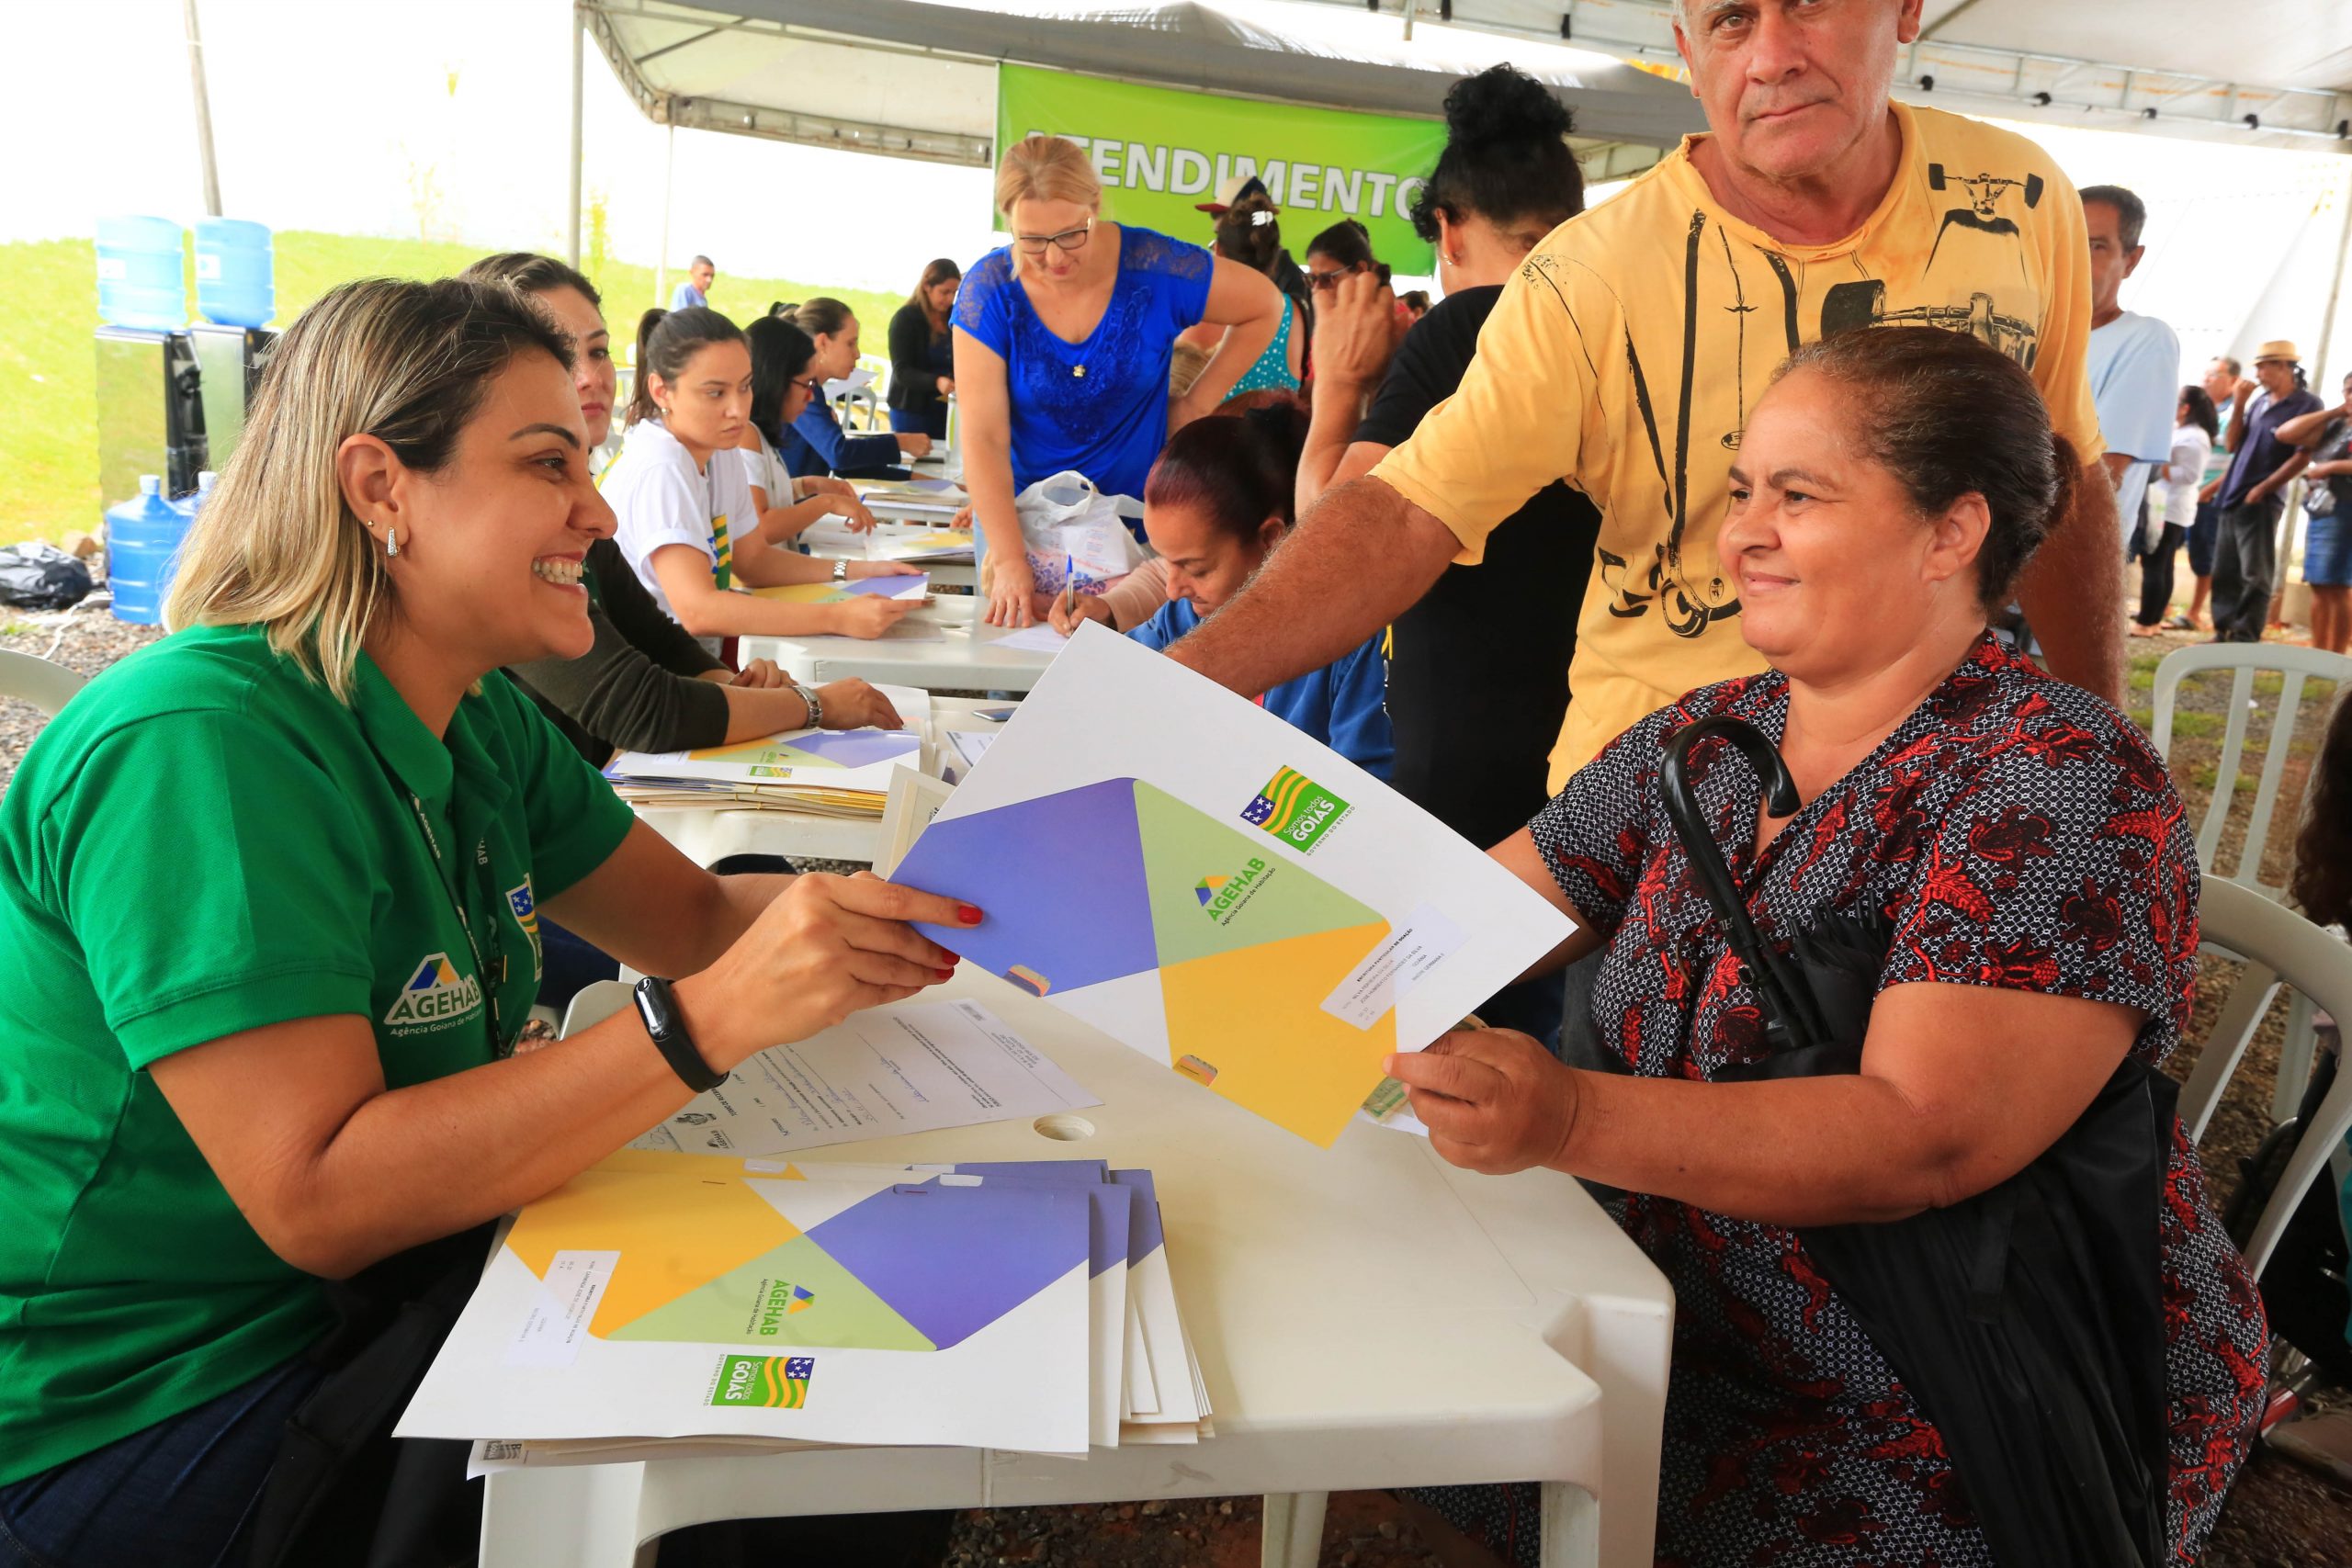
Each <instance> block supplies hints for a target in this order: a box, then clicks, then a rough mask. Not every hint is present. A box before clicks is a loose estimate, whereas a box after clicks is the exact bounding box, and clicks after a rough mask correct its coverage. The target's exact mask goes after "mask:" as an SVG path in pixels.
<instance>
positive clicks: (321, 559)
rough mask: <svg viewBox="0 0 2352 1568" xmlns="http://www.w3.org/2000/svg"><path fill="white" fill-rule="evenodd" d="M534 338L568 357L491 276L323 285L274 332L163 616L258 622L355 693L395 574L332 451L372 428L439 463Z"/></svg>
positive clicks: (406, 453)
mask: <svg viewBox="0 0 2352 1568" xmlns="http://www.w3.org/2000/svg"><path fill="white" fill-rule="evenodd" d="M535 349H536V350H538V351H541V352H544V353H545V354H547V355H548V356H549V357H551V358H553V359H555V360H556V361H557V362H558V363H560V364H561V365H562V366H563V367H565V368H566V369H567V370H568V369H570V368H571V343H570V340H569V339H568V338H567V337H566V336H565V335H564V333H563V332H562V331H561V330H560V328H558V327H557V326H556V324H555V323H554V321H551V320H550V319H549V318H548V316H547V315H546V314H545V312H543V311H542V310H540V309H539V307H538V306H537V304H536V303H535V302H534V301H532V300H531V299H529V298H528V297H526V296H524V295H521V294H517V293H515V292H513V291H512V290H510V289H507V288H502V287H499V286H496V285H491V284H483V283H477V282H471V281H468V280H465V279H461V278H445V279H443V280H442V281H440V282H438V283H413V282H405V281H401V280H397V279H393V278H384V277H372V278H363V279H361V280H359V281H358V282H356V283H346V284H344V285H342V286H341V287H340V288H334V289H332V290H330V291H329V292H328V293H327V294H326V295H325V296H323V297H322V299H319V301H318V302H317V303H316V304H314V305H312V306H311V308H310V309H309V310H305V311H303V312H302V314H301V316H300V318H299V319H298V320H297V321H295V323H294V324H293V325H292V326H291V327H289V328H288V329H287V332H286V335H285V336H284V337H282V338H280V339H278V342H277V351H276V352H275V353H274V354H272V355H271V356H270V361H269V368H268V370H267V371H266V373H265V374H264V375H263V377H262V383H261V387H260V389H259V390H258V392H257V393H256V394H255V396H254V406H253V412H252V414H251V416H250V417H249V418H248V419H247V421H246V424H245V433H244V435H243V438H242V439H241V440H239V441H238V443H237V450H236V453H235V455H234V456H233V457H231V458H230V459H229V466H228V467H227V468H225V469H223V470H222V472H221V475H220V483H219V484H218V485H217V486H215V487H214V489H213V491H212V499H211V500H210V501H209V502H206V503H205V506H204V510H203V511H202V512H201V513H198V515H197V521H196V524H195V525H194V526H193V527H191V528H190V529H189V531H188V536H187V546H186V547H185V548H184V549H183V551H182V553H181V557H180V563H179V570H178V573H177V575H176V576H175V578H174V580H173V582H172V592H171V596H170V598H169V599H168V600H167V601H166V602H165V604H164V624H165V625H166V626H168V627H170V628H171V629H172V630H175V631H176V630H178V629H179V628H180V627H182V626H265V627H266V628H267V629H268V633H269V643H270V647H271V648H272V649H275V650H276V651H277V653H278V655H279V656H280V657H282V658H286V659H290V660H294V661H295V662H296V663H297V664H299V665H300V666H301V667H302V668H303V669H304V670H305V671H308V672H309V673H310V674H311V676H312V677H313V678H315V679H317V680H319V681H322V682H324V683H325V685H326V687H327V689H328V690H329V691H331V692H333V693H334V694H335V696H336V698H337V699H338V700H340V701H344V702H348V701H350V699H351V673H352V670H353V667H354V666H355V665H356V663H357V662H358V659H359V649H360V644H361V642H362V641H363V640H364V639H365V638H366V637H367V635H368V628H369V627H370V626H372V625H373V624H374V621H375V618H376V616H377V615H379V614H381V613H383V612H384V611H385V609H386V608H387V604H386V602H387V601H388V600H389V599H390V598H391V592H390V589H391V584H390V573H389V572H388V571H387V570H386V569H385V565H384V554H383V549H382V547H381V546H380V545H379V543H378V542H377V541H376V540H375V539H373V538H372V537H370V536H369V535H368V530H367V527H366V525H365V524H364V523H363V521H362V520H361V518H360V517H359V516H358V515H357V514H356V513H354V512H353V511H352V510H351V507H350V504H349V502H346V501H345V498H344V493H343V482H342V478H341V476H340V474H339V473H338V472H337V470H336V455H337V453H338V452H339V451H340V449H341V448H342V446H343V444H344V442H345V440H347V439H349V438H350V437H351V436H354V435H372V436H374V437H375V438H376V439H377V440H379V441H381V442H382V443H383V444H384V445H385V446H389V447H390V448H391V450H392V453H393V455H394V456H395V457H399V458H400V460H401V463H402V464H403V465H405V466H406V467H407V468H410V469H412V470H414V471H416V472H420V473H428V474H432V473H439V472H440V471H442V470H443V469H444V468H447V466H448V464H449V462H450V460H451V459H452V458H453V457H455V456H456V454H457V447H458V435H459V434H460V433H461V432H462V431H463V430H464V428H465V426H466V425H467V423H469V421H471V420H472V418H473V417H474V415H475V414H476V413H477V412H480V410H481V404H482V400H483V399H484V397H485V396H486V395H487V394H488V392H489V390H490V384H491V383H492V381H493V380H495V379H496V378H497V377H498V375H499V373H500V372H501V371H503V370H504V369H505V368H506V367H507V366H508V364H510V363H511V362H512V361H513V360H514V359H515V356H516V355H520V354H526V353H529V352H531V351H533V350H535Z"/></svg>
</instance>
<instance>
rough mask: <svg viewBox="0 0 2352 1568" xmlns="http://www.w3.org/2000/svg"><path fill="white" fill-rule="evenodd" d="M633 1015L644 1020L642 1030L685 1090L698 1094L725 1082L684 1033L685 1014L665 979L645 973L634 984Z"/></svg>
mask: <svg viewBox="0 0 2352 1568" xmlns="http://www.w3.org/2000/svg"><path fill="white" fill-rule="evenodd" d="M637 1014H638V1016H639V1018H641V1019H643V1020H644V1021H645V1032H646V1033H648V1034H650V1035H651V1036H652V1037H653V1045H654V1048H655V1049H656V1050H658V1051H660V1052H661V1053H662V1060H663V1061H665V1062H667V1063H669V1064H670V1070H671V1071H672V1072H673V1073H675V1074H677V1075H678V1077H679V1080H680V1081H681V1082H683V1083H684V1085H685V1086H686V1087H687V1088H688V1089H693V1090H694V1091H695V1093H696V1094H700V1093H702V1092H703V1091H704V1090H706V1089H717V1088H718V1086H719V1085H720V1084H723V1083H725V1082H726V1081H727V1075H726V1074H725V1073H721V1072H715V1071H713V1070H712V1068H711V1066H710V1064H709V1063H707V1062H706V1061H704V1060H703V1059H702V1053H701V1052H700V1051H697V1050H696V1049H695V1040H694V1036H693V1035H691V1034H689V1033H687V1032H686V1021H685V1017H684V1014H683V1013H681V1012H680V1011H679V1010H678V998H677V993H676V992H674V991H673V990H672V989H671V988H670V982H669V981H667V980H664V979H662V978H661V977H660V976H653V975H649V976H646V977H645V978H644V979H642V980H639V982H638V983H637Z"/></svg>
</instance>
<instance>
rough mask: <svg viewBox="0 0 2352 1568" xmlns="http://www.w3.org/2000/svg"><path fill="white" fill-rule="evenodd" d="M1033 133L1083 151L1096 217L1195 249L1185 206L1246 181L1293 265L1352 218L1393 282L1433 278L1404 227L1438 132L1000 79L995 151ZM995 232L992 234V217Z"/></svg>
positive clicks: (1084, 84) (1221, 100)
mask: <svg viewBox="0 0 2352 1568" xmlns="http://www.w3.org/2000/svg"><path fill="white" fill-rule="evenodd" d="M1041 133H1042V134H1046V135H1052V136H1067V137H1069V139H1070V140H1071V141H1075V142H1077V143H1078V144H1079V145H1080V147H1083V148H1085V149H1086V152H1087V156H1088V157H1090V158H1091V159H1092V160H1093V164H1094V171H1095V173H1096V174H1097V175H1101V176H1102V180H1103V216H1104V217H1106V218H1112V219H1115V220H1120V221H1122V222H1128V223H1136V224H1140V225H1142V226H1143V227H1145V228H1147V229H1158V230H1159V231H1162V232H1163V233H1167V234H1172V235H1174V236H1175V237H1176V238H1178V239H1180V240H1190V241H1193V242H1194V243H1200V244H1206V243H1208V241H1209V239H1210V224H1211V221H1212V220H1211V219H1210V218H1209V215H1208V214H1207V213H1204V212H1196V211H1194V210H1193V208H1194V206H1195V205H1196V204H1198V203H1200V202H1204V201H1207V200H1209V199H1211V198H1212V197H1214V196H1215V195H1216V188H1217V186H1219V185H1220V184H1221V183H1223V182H1224V180H1225V179H1226V178H1227V176H1228V175H1257V176H1258V177H1259V178H1260V179H1261V180H1264V181H1265V182H1266V189H1267V190H1268V191H1269V192H1270V193H1271V194H1272V197H1273V198H1274V204H1275V205H1276V206H1278V207H1280V208H1281V209H1282V225H1283V246H1284V247H1285V248H1287V249H1288V250H1289V252H1290V254H1291V255H1292V256H1293V257H1294V258H1295V259H1296V260H1298V261H1299V262H1300V263H1301V264H1302V265H1303V264H1304V263H1305V261H1306V242H1307V241H1309V240H1310V239H1313V238H1314V237H1315V236H1316V235H1317V233H1319V232H1321V231H1323V230H1324V229H1327V228H1329V226H1330V225H1332V224H1334V223H1336V222H1338V221H1339V220H1340V219H1342V218H1354V219H1358V220H1361V221H1362V222H1363V225H1364V227H1365V228H1367V229H1369V230H1370V231H1372V249H1373V254H1374V255H1376V256H1378V257H1379V258H1380V259H1381V260H1382V261H1385V262H1386V263H1387V264H1388V265H1390V266H1392V267H1394V268H1396V269H1397V271H1398V272H1401V273H1409V274H1412V275H1415V276H1427V275H1428V274H1430V272H1431V271H1432V270H1433V267H1432V265H1431V258H1430V247H1429V246H1428V245H1426V244H1424V243H1422V242H1421V240H1420V237H1419V235H1417V234H1415V233H1414V232H1413V226H1412V224H1411V223H1410V222H1409V221H1408V220H1407V219H1406V217H1405V214H1406V212H1407V210H1408V208H1409V206H1410V204H1411V201H1412V198H1413V194H1414V193H1415V192H1416V191H1417V190H1419V187H1420V186H1421V184H1422V182H1423V181H1425V180H1426V179H1427V178H1428V177H1429V173H1430V170H1431V169H1432V168H1434V167H1436V165H1437V155H1438V153H1439V152H1440V151H1441V150H1442V149H1443V147H1444V146H1445V126H1444V124H1443V123H1442V121H1439V120H1433V119H1430V120H1421V119H1399V118H1396V117H1394V116H1390V115H1377V114H1358V113H1355V112H1353V111H1351V110H1346V109H1320V108H1305V107H1300V106H1298V105H1295V104H1265V103H1259V102H1257V101H1256V100H1254V99H1250V98H1227V97H1220V96H1216V94H1213V93H1189V92H1183V91H1181V90H1179V89H1176V88H1172V87H1139V86H1134V85H1129V84H1127V83H1124V82H1106V81H1103V80H1101V79H1100V78H1097V77H1093V76H1074V75H1069V74H1067V73H1062V72H1058V71H1040V70H1038V69H1036V68H1035V67H1033V66H1027V65H1004V66H1000V67H999V68H998V70H997V98H996V135H997V149H998V151H999V152H1002V151H1003V150H1004V149H1005V148H1007V147H1010V146H1012V144H1013V143H1014V142H1015V141H1020V140H1021V139H1022V138H1023V137H1024V136H1033V135H1037V134H1041ZM996 226H997V227H998V228H999V229H1002V228H1003V227H1004V219H1003V215H1002V214H999V215H998V217H997V220H996Z"/></svg>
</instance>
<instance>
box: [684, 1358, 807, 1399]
mask: <svg viewBox="0 0 2352 1568" xmlns="http://www.w3.org/2000/svg"><path fill="white" fill-rule="evenodd" d="M816 1375H817V1358H816V1357H814V1356H721V1357H720V1358H718V1371H717V1372H716V1373H714V1374H712V1377H711V1380H710V1403H711V1404H717V1405H720V1406H723V1407H727V1408H731V1409H739V1410H748V1409H752V1408H754V1407H756V1408H760V1409H765V1410H799V1409H802V1408H804V1407H805V1406H806V1405H807V1404H808V1403H809V1382H810V1381H811V1380H813V1379H814V1378H815V1377H816Z"/></svg>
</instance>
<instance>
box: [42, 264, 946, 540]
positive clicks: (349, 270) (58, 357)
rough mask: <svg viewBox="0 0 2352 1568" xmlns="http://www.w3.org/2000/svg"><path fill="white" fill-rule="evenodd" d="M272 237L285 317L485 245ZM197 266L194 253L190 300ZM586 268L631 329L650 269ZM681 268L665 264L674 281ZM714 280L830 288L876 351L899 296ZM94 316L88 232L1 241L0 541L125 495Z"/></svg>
mask: <svg viewBox="0 0 2352 1568" xmlns="http://www.w3.org/2000/svg"><path fill="white" fill-rule="evenodd" d="M275 243H276V247H277V325H279V326H281V327H282V326H284V325H286V324H287V323H288V322H289V321H292V320H293V319H294V317H295V316H296V315H297V314H299V313H300V310H301V309H302V307H304V306H305V305H308V304H309V303H311V301H312V300H313V299H317V298H318V297H319V296H320V295H322V294H323V293H325V292H326V291H327V290H328V289H330V288H334V286H335V285H336V284H338V283H344V282H347V281H349V280H350V279H352V278H355V277H373V276H391V277H442V276H447V275H448V274H450V273H454V272H458V271H459V270H461V269H463V268H464V267H465V266H466V265H468V264H469V263H470V262H472V261H473V260H475V259H476V258H477V257H479V256H481V254H483V253H484V252H485V251H487V250H488V249H489V248H490V247H488V246H478V245H459V244H445V243H433V242H428V241H422V240H385V239H375V238H370V237H368V236H365V235H357V234H321V233H312V232H308V231H301V230H288V231H283V232H281V233H279V234H278V235H277V237H276V242H275ZM194 273H195V259H194V256H193V254H192V253H191V254H190V257H189V261H188V274H189V296H188V297H189V302H190V304H191V305H193V304H194V301H195V283H194ZM593 276H595V281H596V285H597V287H598V288H600V289H601V290H602V291H603V293H604V296H605V316H606V318H607V319H608V320H609V321H611V322H612V326H613V331H614V334H615V336H616V337H617V338H621V339H623V340H630V339H633V338H634V336H635V333H636V331H637V318H638V315H639V312H640V311H642V310H644V309H645V308H646V307H647V306H649V305H652V304H654V303H656V302H657V301H656V300H655V299H654V296H653V269H652V268H651V267H650V266H638V265H632V264H629V263H625V262H607V263H605V265H602V266H601V267H599V268H596V269H594V274H593ZM679 276H680V275H678V274H676V273H672V274H671V275H670V279H669V281H670V284H671V287H673V288H675V287H676V285H677V280H678V277H679ZM713 292H714V296H715V300H714V302H715V303H716V304H717V306H718V309H720V310H724V311H726V312H727V313H728V314H729V315H730V316H733V317H734V318H735V319H736V320H738V321H748V320H750V319H751V318H752V316H753V315H756V314H758V313H759V312H761V311H763V310H766V309H767V307H768V302H769V301H770V300H772V299H811V298H814V297H815V296H817V295H819V294H831V295H833V296H835V297H837V298H839V299H844V300H846V301H848V303H849V306H850V308H851V309H852V310H855V311H856V312H857V314H858V320H859V322H860V325H861V326H862V327H863V329H864V333H863V340H864V341H863V343H862V344H861V346H862V347H863V348H865V350H866V351H867V352H869V353H872V354H877V355H878V354H880V353H882V352H883V351H884V347H885V345H884V343H883V335H884V333H885V332H886V331H887V330H888V326H889V322H890V314H891V312H892V311H894V310H897V309H898V307H899V300H900V299H902V298H904V297H903V296H894V295H886V294H877V293H875V292H873V291H872V290H869V289H853V288H831V287H828V286H824V285H820V284H814V283H801V282H797V281H794V280H791V279H787V278H775V277H745V276H739V275H737V274H734V273H721V274H719V276H718V288H716V289H715V290H714V291H713ZM97 324H98V286H97V267H96V257H95V256H94V255H93V254H92V246H91V243H90V242H89V241H87V240H45V241H39V242H28V243H17V244H0V384H5V385H6V387H7V389H8V394H7V395H6V397H0V544H13V543H16V542H17V541H18V540H22V539H28V538H36V537H43V536H45V537H48V538H50V539H52V540H54V539H56V538H57V537H58V536H61V535H62V534H64V533H65V532H66V531H67V530H69V529H74V528H88V527H91V526H93V525H96V522H97V520H98V514H99V513H100V512H101V511H102V510H103V509H104V508H105V507H106V506H107V505H110V504H112V503H113V502H117V501H120V500H122V499H124V498H123V497H121V496H107V497H104V498H101V497H100V496H99V494H98V453H97V403H96V395H97V394H96V357H95V355H94V354H93V352H92V350H91V346H90V333H91V330H92V329H93V328H95V327H96V325H97Z"/></svg>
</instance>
